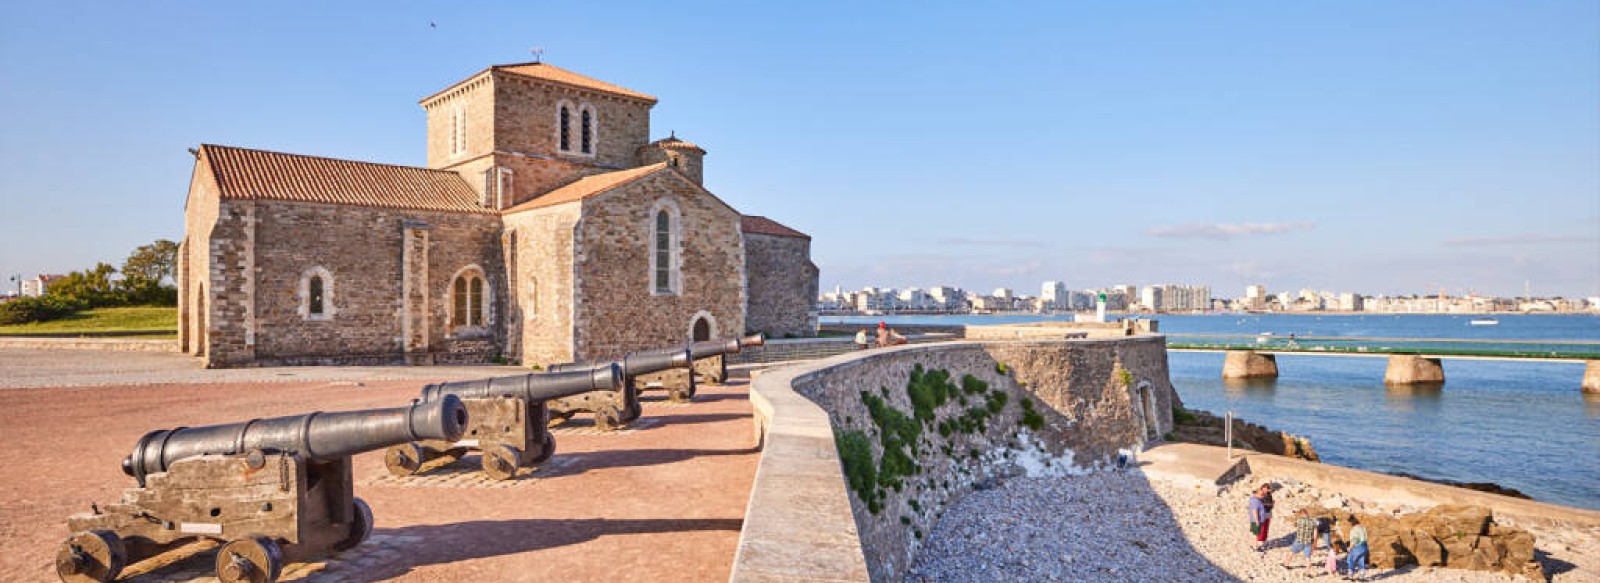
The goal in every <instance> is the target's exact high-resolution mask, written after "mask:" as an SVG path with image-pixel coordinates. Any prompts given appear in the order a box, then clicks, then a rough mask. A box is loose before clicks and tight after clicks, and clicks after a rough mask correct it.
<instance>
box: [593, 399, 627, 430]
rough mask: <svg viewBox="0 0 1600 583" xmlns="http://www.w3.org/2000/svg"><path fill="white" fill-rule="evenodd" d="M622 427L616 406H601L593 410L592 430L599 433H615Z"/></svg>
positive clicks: (620, 413) (620, 414)
mask: <svg viewBox="0 0 1600 583" xmlns="http://www.w3.org/2000/svg"><path fill="white" fill-rule="evenodd" d="M621 426H622V412H621V411H618V410H617V406H616V405H601V406H599V407H596V408H595V410H594V428H595V429H599V430H601V431H616V430H617V428H618V427H621Z"/></svg>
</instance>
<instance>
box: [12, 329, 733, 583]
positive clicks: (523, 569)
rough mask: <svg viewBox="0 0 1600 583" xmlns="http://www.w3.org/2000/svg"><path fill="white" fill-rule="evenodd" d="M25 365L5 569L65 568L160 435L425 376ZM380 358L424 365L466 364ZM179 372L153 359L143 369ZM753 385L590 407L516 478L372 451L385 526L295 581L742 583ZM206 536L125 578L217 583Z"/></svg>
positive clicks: (370, 401) (301, 568)
mask: <svg viewBox="0 0 1600 583" xmlns="http://www.w3.org/2000/svg"><path fill="white" fill-rule="evenodd" d="M103 356H122V355H107V354H105V353H78V356H77V357H76V358H74V357H70V356H69V357H63V356H61V355H59V354H56V355H51V357H50V359H48V362H44V363H42V366H44V367H45V368H54V369H55V370H68V369H72V370H76V371H77V374H81V375H85V376H83V377H76V378H88V379H91V380H92V379H94V378H100V376H98V375H106V374H111V373H106V372H104V369H103V368H102V370H101V372H96V371H95V369H96V368H98V367H96V366H95V365H94V360H95V359H94V358H92V357H103ZM118 362H125V361H121V360H118ZM27 366H28V365H27V363H25V362H20V361H18V360H17V359H16V355H14V354H0V378H10V379H13V383H14V384H11V385H9V386H12V387H15V388H11V389H9V390H5V391H0V411H3V412H4V414H5V415H6V418H5V419H6V420H5V421H4V422H3V423H0V443H6V444H9V445H10V446H11V447H12V450H11V454H10V455H8V456H7V460H6V464H5V466H4V467H3V468H0V581H54V580H55V576H54V573H53V568H52V558H53V556H54V553H55V552H56V549H57V547H58V545H59V544H60V542H61V541H62V540H63V539H64V538H65V537H66V536H67V534H68V533H67V531H66V526H65V519H66V517H67V516H68V515H69V514H71V513H73V512H79V511H82V510H86V509H87V508H88V506H89V503H90V502H99V503H102V504H103V503H106V502H110V501H114V500H115V499H117V498H118V497H119V496H120V494H121V491H122V490H123V489H125V488H128V487H131V486H133V481H132V480H131V479H130V478H128V477H127V476H125V475H123V474H122V471H121V468H120V463H121V459H122V457H123V456H125V455H127V453H128V450H129V449H130V448H131V447H132V446H133V443H134V442H135V441H136V440H137V439H138V438H139V436H140V435H142V434H143V433H144V432H145V431H147V430H150V429H158V428H167V427H175V426H180V425H189V426H194V425H204V424H210V423H225V422H235V421H242V420H246V419H250V418H252V417H269V416H277V415H290V414H298V413H304V412H309V411H313V410H319V409H320V410H330V411H333V410H348V409H359V408H375V407H396V406H401V405H404V404H406V403H407V402H409V401H410V399H411V398H412V397H414V396H415V395H416V393H417V391H418V390H419V389H420V388H421V386H422V384H424V383H425V382H427V379H423V378H416V379H415V380H371V378H372V376H371V375H372V374H373V373H372V372H371V371H366V370H360V369H356V368H344V367H341V368H327V369H316V370H313V371H311V372H310V373H306V374H314V375H315V376H319V377H322V379H323V380H310V381H308V380H305V379H304V378H298V379H294V377H290V378H291V379H294V380H277V379H279V378H281V377H279V376H278V374H277V373H280V372H285V370H284V369H250V370H247V371H242V372H248V373H250V374H249V375H245V376H246V377H247V378H249V379H250V380H242V381H227V382H223V381H217V382H209V383H202V384H195V383H190V384H135V385H126V384H125V385H113V386H87V387H72V388H39V387H23V386H18V385H24V384H25V383H20V382H15V381H14V379H16V378H18V377H30V376H31V377H33V378H37V376H38V374H39V371H38V370H30V369H27ZM376 368H380V369H386V370H382V371H378V372H381V373H385V374H404V375H407V376H410V375H415V376H416V377H422V376H426V373H428V372H431V371H440V370H442V371H444V372H451V373H458V372H460V371H456V370H454V369H428V368H411V369H402V368H394V369H387V367H376ZM296 370H298V369H296ZM475 370H480V371H481V370H487V369H475ZM194 372H195V371H185V370H178V371H175V372H174V373H173V374H172V375H171V376H173V377H178V378H187V377H186V376H185V375H189V374H193V373H194ZM199 372H201V373H210V372H216V371H199ZM163 374H168V373H167V372H163V371H162V370H160V369H159V367H155V368H153V369H151V370H149V371H147V372H145V373H143V376H139V377H138V378H139V379H140V380H141V381H153V380H154V379H157V378H161V375H163ZM295 374H301V373H299V372H296V373H295ZM494 374H499V373H498V372H496V373H494ZM450 376H457V377H458V378H459V376H458V375H456V374H452V375H450ZM169 378H170V377H169ZM230 378H234V377H230ZM327 379H338V380H327ZM344 379H361V380H344ZM266 381H277V382H271V383H270V384H263V383H264V382H266ZM745 389H746V386H745V385H744V384H743V383H742V381H736V382H734V383H731V384H729V385H728V386H707V387H703V388H702V389H701V392H700V394H699V395H698V396H697V397H696V402H694V403H692V404H686V405H678V404H671V403H666V402H664V401H659V400H654V399H652V400H647V401H646V402H645V408H644V417H642V418H641V419H640V420H638V421H636V422H635V423H634V424H633V426H631V427H629V428H627V429H625V430H623V431H618V432H612V433H599V432H595V431H593V430H592V428H590V429H588V430H585V428H584V425H585V424H586V423H587V422H586V421H584V419H585V417H586V416H584V415H580V416H579V419H578V421H577V422H575V423H572V424H570V426H568V427H564V428H563V427H557V428H556V429H557V430H556V431H555V434H556V443H557V450H556V454H555V457H554V458H552V459H551V460H550V461H549V462H546V463H545V464H544V465H542V466H541V467H540V468H539V469H538V470H537V471H532V472H528V471H526V470H525V473H524V474H522V475H519V476H518V477H517V478H516V479H513V480H510V481H506V482H493V481H491V480H484V479H483V478H482V477H481V474H479V473H478V472H477V460H476V456H469V457H468V458H466V459H463V460H461V461H459V462H457V463H455V464H453V465H451V466H449V467H444V468H438V469H435V470H434V471H433V472H430V473H428V474H427V475H425V476H422V477H421V480H420V481H418V482H399V481H396V480H395V479H392V478H390V477H389V476H388V473H387V472H386V471H385V470H384V468H383V459H382V452H381V451H379V452H370V453H366V454H362V455H360V456H357V457H356V458H355V477H356V482H357V485H356V495H357V496H359V497H361V498H363V499H365V500H366V501H367V502H368V503H369V504H371V506H372V509H373V513H374V515H375V517H376V525H375V531H374V533H373V537H372V539H371V540H369V542H368V543H366V544H364V545H362V546H360V547H357V548H355V549H352V550H350V551H347V552H345V553H342V554H339V555H336V556H333V557H329V558H326V559H323V560H320V561H316V562H308V563H302V564H295V565H291V566H290V567H288V568H286V570H285V575H284V577H283V580H285V581H315V582H330V581H377V580H396V581H430V582H431V581H558V580H559V581H615V580H638V581H669V582H670V581H723V580H726V579H727V576H728V570H729V568H730V566H731V564H732V559H733V553H734V549H735V547H736V545H737V543H738V537H739V529H740V527H741V525H742V522H743V516H744V509H745V504H746V502H747V498H748V495H749V489H750V483H751V480H752V478H753V476H754V473H755V465H756V461H757V457H758V453H757V452H756V450H755V449H754V445H755V443H754V437H753V436H752V434H751V431H750V405H749V401H748V399H747V398H746V391H745ZM206 546H208V545H197V546H196V547H195V548H190V549H187V551H180V552H174V553H168V555H163V556H162V557H158V558H155V559H151V560H147V561H145V562H143V563H139V564H135V565H131V566H130V568H129V569H128V570H127V571H125V573H126V574H127V575H129V576H132V577H133V579H132V580H135V581H139V582H141V583H152V582H157V581H209V580H211V579H210V578H211V577H212V573H211V572H210V569H211V566H210V565H211V560H212V559H211V557H212V556H213V555H214V553H212V552H210V551H209V550H206V549H205V548H204V547H206ZM191 555H192V556H191ZM146 571H148V572H146ZM141 573H142V574H141Z"/></svg>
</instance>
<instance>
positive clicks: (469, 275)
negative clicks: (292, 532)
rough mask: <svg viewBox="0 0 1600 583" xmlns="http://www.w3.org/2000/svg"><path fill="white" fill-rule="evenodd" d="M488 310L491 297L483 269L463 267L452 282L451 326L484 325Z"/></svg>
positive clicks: (469, 326) (473, 326)
mask: <svg viewBox="0 0 1600 583" xmlns="http://www.w3.org/2000/svg"><path fill="white" fill-rule="evenodd" d="M488 312H489V297H488V293H487V292H486V291H485V289H484V282H483V270H481V269H478V268H477V267H476V266H473V267H468V268H465V269H462V270H461V271H460V272H459V273H457V274H456V277H455V281H453V282H451V284H450V327H451V328H475V327H481V326H484V322H485V321H486V320H487V319H488Z"/></svg>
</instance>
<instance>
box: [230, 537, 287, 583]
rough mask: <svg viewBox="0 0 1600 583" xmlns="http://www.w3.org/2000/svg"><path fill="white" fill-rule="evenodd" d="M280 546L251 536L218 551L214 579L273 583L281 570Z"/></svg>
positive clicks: (281, 552)
mask: <svg viewBox="0 0 1600 583" xmlns="http://www.w3.org/2000/svg"><path fill="white" fill-rule="evenodd" d="M283 563H284V560H283V547H280V546H278V543H277V542H274V541H273V540H272V539H270V538H267V537H264V536H250V537H245V538H241V539H238V540H234V541H229V542H228V544H225V545H222V550H220V551H217V579H219V580H221V581H222V583H273V582H275V581H277V580H278V575H279V574H281V573H282V572H283Z"/></svg>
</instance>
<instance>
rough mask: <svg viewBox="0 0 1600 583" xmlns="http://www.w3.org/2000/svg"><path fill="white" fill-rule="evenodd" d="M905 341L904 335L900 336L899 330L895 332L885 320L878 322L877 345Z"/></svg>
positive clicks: (894, 344) (895, 343)
mask: <svg viewBox="0 0 1600 583" xmlns="http://www.w3.org/2000/svg"><path fill="white" fill-rule="evenodd" d="M905 343H906V337H905V336H901V335H900V333H899V332H895V331H894V330H893V329H892V328H889V324H888V323H887V322H878V346H879V347H885V346H899V345H901V344H905Z"/></svg>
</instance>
